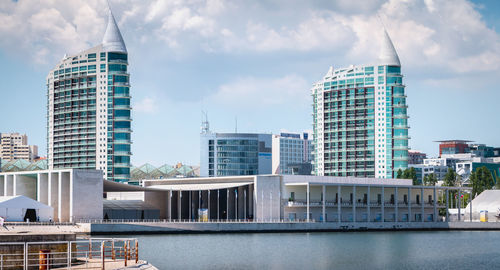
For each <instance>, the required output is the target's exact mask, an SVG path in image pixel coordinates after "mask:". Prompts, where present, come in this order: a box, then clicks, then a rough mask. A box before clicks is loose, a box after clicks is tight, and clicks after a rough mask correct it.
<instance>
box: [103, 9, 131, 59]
mask: <svg viewBox="0 0 500 270" xmlns="http://www.w3.org/2000/svg"><path fill="white" fill-rule="evenodd" d="M108 10H109V12H108V26H107V27H106V32H104V38H103V39H102V47H103V49H104V50H105V51H107V52H123V53H126V52H127V47H125V42H123V38H122V34H121V33H120V29H118V25H117V24H116V21H115V17H114V16H113V13H112V12H111V8H110V7H109V3H108Z"/></svg>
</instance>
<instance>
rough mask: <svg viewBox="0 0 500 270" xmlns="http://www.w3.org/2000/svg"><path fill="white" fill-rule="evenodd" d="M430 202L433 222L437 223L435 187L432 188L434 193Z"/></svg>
mask: <svg viewBox="0 0 500 270" xmlns="http://www.w3.org/2000/svg"><path fill="white" fill-rule="evenodd" d="M432 201H433V203H434V214H433V219H432V220H433V221H434V222H437V197H436V186H434V193H433V195H432Z"/></svg>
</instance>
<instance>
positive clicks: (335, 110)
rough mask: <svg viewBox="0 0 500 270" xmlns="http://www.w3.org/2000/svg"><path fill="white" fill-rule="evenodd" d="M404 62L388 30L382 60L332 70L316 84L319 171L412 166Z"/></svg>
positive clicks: (389, 170)
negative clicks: (409, 160) (409, 152)
mask: <svg viewBox="0 0 500 270" xmlns="http://www.w3.org/2000/svg"><path fill="white" fill-rule="evenodd" d="M402 79H403V75H402V73H401V64H400V61H399V57H398V55H397V53H396V50H395V49H394V46H393V44H392V41H391V40H390V38H389V35H388V34H387V32H386V31H384V36H383V45H382V50H381V55H380V58H379V61H378V63H376V64H373V65H360V66H349V67H347V68H340V69H334V68H333V67H331V68H330V70H328V72H327V74H326V75H325V76H324V78H323V79H322V80H320V81H319V82H317V83H315V84H314V85H313V87H312V89H311V92H312V97H313V141H314V152H313V156H314V161H313V171H314V174H316V175H331V176H355V177H377V178H392V177H395V176H396V173H397V171H398V170H399V169H403V170H404V169H406V168H407V166H408V139H409V138H408V123H407V119H408V115H407V106H406V95H405V85H404V84H403V81H402Z"/></svg>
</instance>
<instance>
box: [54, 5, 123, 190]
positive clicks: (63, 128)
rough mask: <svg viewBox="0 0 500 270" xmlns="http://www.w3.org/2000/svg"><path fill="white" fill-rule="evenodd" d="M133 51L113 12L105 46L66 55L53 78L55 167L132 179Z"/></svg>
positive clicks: (120, 179) (57, 66) (113, 177)
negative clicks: (130, 55)
mask: <svg viewBox="0 0 500 270" xmlns="http://www.w3.org/2000/svg"><path fill="white" fill-rule="evenodd" d="M127 70H128V53H127V49H126V47H125V43H124V41H123V38H122V36H121V33H120V30H119V29H118V26H117V24H116V21H115V19H114V17H113V14H112V13H111V10H109V15H108V26H107V28H106V32H105V34H104V38H103V41H102V44H100V45H98V46H96V47H94V48H91V49H88V50H85V51H82V52H80V53H78V54H75V55H71V56H66V57H64V59H63V60H61V62H59V63H58V64H57V65H56V66H55V68H54V69H53V70H51V71H50V73H49V75H48V76H47V97H48V102H47V152H48V165H49V169H63V168H78V169H98V170H102V171H103V172H104V177H105V178H106V179H108V180H113V181H118V182H127V181H128V180H129V179H130V167H131V165H130V156H131V149H130V147H131V143H132V141H131V133H132V129H131V121H132V120H131V107H130V83H129V81H130V80H129V73H128V71H127Z"/></svg>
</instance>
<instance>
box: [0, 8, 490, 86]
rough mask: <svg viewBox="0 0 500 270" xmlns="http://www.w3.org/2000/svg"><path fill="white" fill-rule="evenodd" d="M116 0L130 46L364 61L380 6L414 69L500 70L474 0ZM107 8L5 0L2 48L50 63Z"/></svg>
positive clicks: (95, 33) (74, 47)
mask: <svg viewBox="0 0 500 270" xmlns="http://www.w3.org/2000/svg"><path fill="white" fill-rule="evenodd" d="M111 4H112V6H113V8H114V10H115V15H116V17H117V18H118V20H119V22H120V24H121V28H122V32H123V33H124V36H125V39H126V40H127V45H128V47H129V48H134V46H136V47H137V48H139V47H140V48H143V47H144V46H145V45H151V44H160V43H164V44H166V45H167V46H169V50H171V51H172V54H175V55H178V54H179V53H180V52H183V53H186V51H187V52H188V54H195V53H198V52H199V51H201V52H202V53H203V52H204V53H207V52H208V53H223V54H241V53H274V52H281V51H283V50H286V51H288V52H298V53H308V52H311V53H312V52H318V51H320V52H326V53H329V54H330V55H332V57H335V59H344V58H345V59H350V61H352V62H353V63H357V62H366V61H367V59H368V61H369V60H371V59H373V58H374V57H376V56H377V53H378V44H379V41H380V39H381V34H380V29H381V24H380V22H379V19H378V18H377V14H378V15H379V16H380V17H381V19H382V21H383V22H384V24H385V25H386V27H387V28H388V31H389V33H390V35H391V37H392V38H393V41H394V43H395V47H396V49H397V50H398V52H399V55H400V58H401V60H402V63H403V65H404V66H405V67H407V68H412V69H417V70H421V71H423V72H426V71H428V70H429V69H432V68H434V69H436V70H440V71H441V70H448V71H449V73H456V74H457V76H459V74H463V73H468V72H474V71H476V70H477V71H480V72H483V71H498V69H500V66H499V65H498V64H497V63H498V61H497V59H499V58H500V57H499V55H500V36H499V34H498V33H497V32H495V31H494V30H493V29H491V28H488V26H487V25H486V24H485V23H484V21H483V20H482V18H481V14H480V13H479V12H478V11H477V7H476V6H475V5H474V4H472V3H471V2H469V1H467V0H456V1H440V0H424V1H418V0H404V1H401V0H387V1H382V0H380V1H372V0H366V1H361V2H356V4H353V3H352V1H347V0H346V1H337V2H335V3H323V4H319V3H298V5H299V7H300V8H293V7H291V6H290V7H289V6H283V7H282V8H281V9H279V10H276V9H273V8H271V7H270V5H277V4H276V3H274V4H272V3H267V2H255V3H253V2H252V3H246V2H229V1H225V0H190V1H181V0H168V1H165V0H156V1H153V2H150V1H135V0H121V1H112V3H111ZM359 7H362V8H359ZM105 11H106V8H105V1H103V0H88V1H87V0H73V1H65V0H51V1H46V2H44V3H42V2H39V1H35V2H32V1H19V2H13V1H2V3H1V4H0V35H1V36H2V39H1V40H0V46H1V47H2V48H3V49H4V50H9V51H15V52H17V53H18V54H20V55H28V57H31V58H32V59H33V60H35V61H36V62H39V63H46V62H49V63H52V62H55V60H54V59H59V58H60V57H61V56H62V55H63V54H64V53H72V52H76V51H78V50H80V49H82V48H86V47H89V45H95V44H98V42H99V41H100V39H101V36H102V33H103V32H104V28H105V21H106V20H105V16H106V12H105ZM154 49H162V48H158V47H157V48H154ZM154 49H151V50H154ZM151 50H146V51H151ZM345 56H347V57H345Z"/></svg>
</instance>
